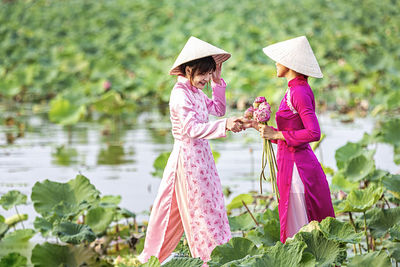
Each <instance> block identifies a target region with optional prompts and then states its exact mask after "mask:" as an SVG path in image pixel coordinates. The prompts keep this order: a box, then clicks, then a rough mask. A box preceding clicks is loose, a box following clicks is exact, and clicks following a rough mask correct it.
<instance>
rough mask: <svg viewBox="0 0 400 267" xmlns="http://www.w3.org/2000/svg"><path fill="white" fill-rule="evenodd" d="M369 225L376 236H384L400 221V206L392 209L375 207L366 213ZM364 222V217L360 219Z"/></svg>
mask: <svg viewBox="0 0 400 267" xmlns="http://www.w3.org/2000/svg"><path fill="white" fill-rule="evenodd" d="M365 216H366V221H367V226H368V228H369V229H370V231H371V234H372V235H373V236H374V237H375V238H379V237H383V236H385V235H386V234H387V232H388V231H389V229H390V228H392V227H393V226H395V225H397V224H399V223H400V207H395V208H391V209H385V210H383V209H381V208H374V209H372V210H369V211H367V212H366V214H365ZM358 222H359V223H360V224H364V218H363V216H362V218H360V219H359V220H358Z"/></svg>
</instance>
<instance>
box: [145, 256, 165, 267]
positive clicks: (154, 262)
mask: <svg viewBox="0 0 400 267" xmlns="http://www.w3.org/2000/svg"><path fill="white" fill-rule="evenodd" d="M160 266H161V264H160V261H159V260H158V259H157V257H155V256H151V257H150V259H149V260H148V261H147V262H146V263H144V264H142V265H140V267H160Z"/></svg>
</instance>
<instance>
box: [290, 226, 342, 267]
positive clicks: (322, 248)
mask: <svg viewBox="0 0 400 267" xmlns="http://www.w3.org/2000/svg"><path fill="white" fill-rule="evenodd" d="M298 241H302V242H304V243H306V245H307V247H306V248H305V249H304V252H307V253H310V254H312V255H313V256H314V258H315V262H316V266H331V265H332V264H339V265H340V264H341V263H342V262H343V261H344V260H345V259H346V247H345V246H342V245H341V244H340V243H339V242H336V241H334V240H329V239H327V238H326V237H325V236H324V234H323V233H322V232H321V231H318V230H313V231H312V232H298V233H297V234H296V235H295V236H294V239H292V240H290V241H289V242H298Z"/></svg>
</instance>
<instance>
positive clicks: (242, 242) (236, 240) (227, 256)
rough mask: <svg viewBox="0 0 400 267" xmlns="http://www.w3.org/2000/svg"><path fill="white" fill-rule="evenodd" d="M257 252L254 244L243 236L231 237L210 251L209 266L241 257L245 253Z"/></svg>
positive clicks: (253, 253)
mask: <svg viewBox="0 0 400 267" xmlns="http://www.w3.org/2000/svg"><path fill="white" fill-rule="evenodd" d="M256 254H259V251H258V250H257V247H256V245H255V244H254V243H253V242H252V241H250V240H248V239H246V238H243V237H233V238H232V239H231V240H229V242H228V243H225V244H223V245H220V246H217V247H215V248H214V250H213V251H212V252H211V260H210V261H209V262H208V265H209V266H210V267H216V266H221V265H223V264H225V263H228V262H231V261H234V260H238V259H242V258H244V257H246V256H247V255H256Z"/></svg>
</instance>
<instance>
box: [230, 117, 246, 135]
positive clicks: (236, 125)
mask: <svg viewBox="0 0 400 267" xmlns="http://www.w3.org/2000/svg"><path fill="white" fill-rule="evenodd" d="M226 129H227V130H228V131H232V132H234V133H238V132H240V131H242V130H244V129H243V124H242V121H241V118H238V117H231V118H228V119H227V120H226Z"/></svg>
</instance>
